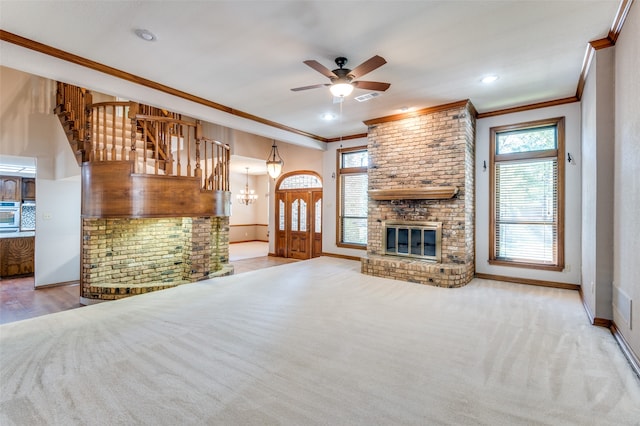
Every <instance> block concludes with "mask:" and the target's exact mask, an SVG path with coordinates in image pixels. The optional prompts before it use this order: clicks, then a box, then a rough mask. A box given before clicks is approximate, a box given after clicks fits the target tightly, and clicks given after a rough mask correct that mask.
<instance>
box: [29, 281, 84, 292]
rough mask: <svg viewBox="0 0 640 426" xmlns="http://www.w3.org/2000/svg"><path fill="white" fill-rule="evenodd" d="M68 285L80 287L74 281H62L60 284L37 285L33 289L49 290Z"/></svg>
mask: <svg viewBox="0 0 640 426" xmlns="http://www.w3.org/2000/svg"><path fill="white" fill-rule="evenodd" d="M68 285H80V281H78V280H75V281H63V282H60V283H53V284H45V285H37V286H34V288H35V289H36V290H39V289H42V288H51V287H65V286H68Z"/></svg>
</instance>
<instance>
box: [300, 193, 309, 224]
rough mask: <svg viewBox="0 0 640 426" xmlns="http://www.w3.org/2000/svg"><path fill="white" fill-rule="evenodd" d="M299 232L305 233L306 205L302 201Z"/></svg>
mask: <svg viewBox="0 0 640 426" xmlns="http://www.w3.org/2000/svg"><path fill="white" fill-rule="evenodd" d="M300 231H301V232H306V231H307V203H306V202H305V201H304V200H302V199H301V200H300Z"/></svg>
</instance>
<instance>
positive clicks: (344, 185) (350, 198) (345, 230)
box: [336, 147, 369, 249]
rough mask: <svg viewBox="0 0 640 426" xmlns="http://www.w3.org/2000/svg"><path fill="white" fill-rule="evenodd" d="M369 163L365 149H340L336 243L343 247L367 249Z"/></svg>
mask: <svg viewBox="0 0 640 426" xmlns="http://www.w3.org/2000/svg"><path fill="white" fill-rule="evenodd" d="M368 163H369V158H368V155H367V148H366V147H356V148H345V149H339V150H338V167H337V170H338V191H337V192H338V203H337V204H338V207H339V211H338V223H337V226H336V229H337V238H336V240H337V241H336V244H337V245H338V246H340V247H351V248H360V249H365V248H366V247H367V210H368V206H367V204H368V183H369V180H368V176H367V165H368Z"/></svg>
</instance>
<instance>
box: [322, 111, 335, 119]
mask: <svg viewBox="0 0 640 426" xmlns="http://www.w3.org/2000/svg"><path fill="white" fill-rule="evenodd" d="M320 118H322V119H323V120H327V121H331V120H335V119H336V115H335V114H332V113H330V112H325V113H324V114H322V115H321V116H320Z"/></svg>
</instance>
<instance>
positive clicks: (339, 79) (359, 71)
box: [291, 55, 391, 98]
mask: <svg viewBox="0 0 640 426" xmlns="http://www.w3.org/2000/svg"><path fill="white" fill-rule="evenodd" d="M335 61H336V65H338V68H336V69H334V70H333V71H331V70H330V69H329V68H327V67H325V66H324V65H322V64H321V63H319V62H318V61H314V60H307V61H304V63H305V64H307V65H308V66H310V67H311V68H313V69H314V70H316V71H318V72H319V73H320V74H322V75H324V76H325V77H328V78H329V80H331V83H325V84H314V85H311V86H303V87H296V88H294V89H291V90H293V91H294V92H298V91H300V90H308V89H317V88H319V87H327V86H328V87H329V90H330V91H331V93H332V94H333V96H335V97H339V98H344V97H345V96H349V95H350V94H351V92H352V91H353V89H354V88H356V87H357V88H358V89H365V90H377V91H380V92H384V91H385V90H387V89H388V88H389V87H390V86H391V84H389V83H380V82H378V81H354V80H356V79H357V78H360V77H362V76H363V75H365V74H367V73H370V72H371V71H373V70H375V69H376V68H379V67H381V66H382V65H384V64H386V63H387V61H386V60H385V59H384V58H383V57H382V56H378V55H376V56H374V57H372V58H369V59H367V60H366V61H364V62H363V63H361V64H360V65H358V66H357V67H355V68H354V69H353V70H350V69H349V68H344V66H345V65H346V64H347V58H345V57H342V56H340V57H338V58H336V59H335Z"/></svg>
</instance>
